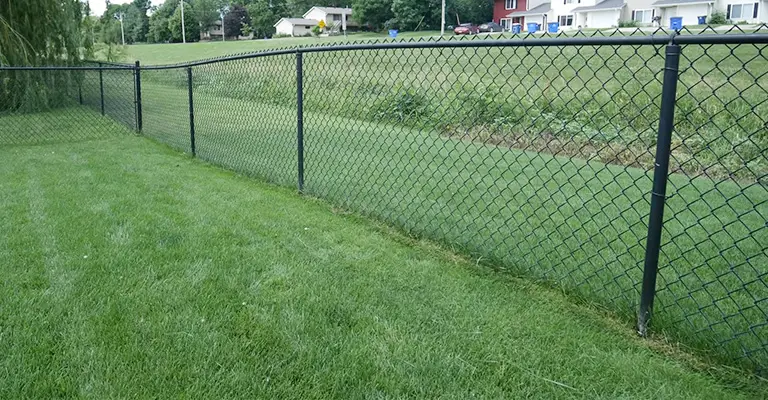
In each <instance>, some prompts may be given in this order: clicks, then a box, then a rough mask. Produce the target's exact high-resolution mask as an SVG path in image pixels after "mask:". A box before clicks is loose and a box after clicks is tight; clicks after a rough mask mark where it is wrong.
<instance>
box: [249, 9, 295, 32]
mask: <svg viewBox="0 0 768 400" xmlns="http://www.w3.org/2000/svg"><path fill="white" fill-rule="evenodd" d="M246 9H247V10H248V15H250V16H251V28H252V32H253V34H254V36H255V37H271V36H272V35H273V34H274V33H275V28H274V25H275V23H276V22H277V21H279V20H280V18H282V17H286V16H289V15H290V12H289V11H288V7H287V5H286V3H285V1H280V0H253V1H252V2H251V3H250V4H248V5H247V6H246Z"/></svg>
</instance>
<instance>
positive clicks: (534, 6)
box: [507, 0, 552, 31]
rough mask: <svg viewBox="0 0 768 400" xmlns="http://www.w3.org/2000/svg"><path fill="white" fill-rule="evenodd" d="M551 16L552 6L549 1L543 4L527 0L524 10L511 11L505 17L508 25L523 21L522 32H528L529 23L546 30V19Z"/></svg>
mask: <svg viewBox="0 0 768 400" xmlns="http://www.w3.org/2000/svg"><path fill="white" fill-rule="evenodd" d="M549 15H552V5H551V3H550V2H549V1H547V2H545V3H541V2H535V1H533V0H529V1H528V3H527V4H526V9H525V10H520V11H513V12H511V13H509V14H508V15H507V18H508V20H507V21H509V22H508V24H510V23H514V22H517V21H525V23H524V24H523V26H522V27H521V28H522V29H523V30H524V31H527V30H528V24H529V23H537V24H540V25H541V29H547V17H548V16H549Z"/></svg>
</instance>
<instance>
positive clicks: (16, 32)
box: [0, 0, 91, 111]
mask: <svg viewBox="0 0 768 400" xmlns="http://www.w3.org/2000/svg"><path fill="white" fill-rule="evenodd" d="M87 12H88V9H87V5H86V4H84V3H81V2H80V1H79V0H26V1H24V2H19V1H16V0H0V65H15V66H30V65H33V66H34V65H56V64H59V65H76V64H78V63H79V62H80V60H81V56H82V55H84V54H85V55H87V54H88V53H89V52H90V47H87V48H82V47H81V46H90V44H91V43H90V42H89V41H88V40H84V34H85V33H84V31H83V28H84V27H85V24H84V19H85V18H86V17H87ZM52 16H55V18H53V17H52ZM79 79H82V74H80V73H78V72H69V73H68V72H64V71H62V72H57V73H50V74H43V73H39V72H32V71H0V111H6V110H17V109H29V110H33V109H34V110H38V109H40V108H44V107H47V106H50V105H55V104H57V102H58V100H62V101H66V99H68V97H67V96H68V89H70V88H72V87H73V82H75V81H77V80H79ZM59 104H60V103H59Z"/></svg>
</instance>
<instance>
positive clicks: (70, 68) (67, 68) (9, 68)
mask: <svg viewBox="0 0 768 400" xmlns="http://www.w3.org/2000/svg"><path fill="white" fill-rule="evenodd" d="M133 69H135V67H134V66H132V65H131V66H103V67H75V66H44V67H29V66H24V67H22V66H17V67H14V66H5V65H0V71H102V70H119V71H130V70H133Z"/></svg>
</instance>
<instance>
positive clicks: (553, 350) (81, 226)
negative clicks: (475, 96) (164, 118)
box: [0, 111, 761, 399]
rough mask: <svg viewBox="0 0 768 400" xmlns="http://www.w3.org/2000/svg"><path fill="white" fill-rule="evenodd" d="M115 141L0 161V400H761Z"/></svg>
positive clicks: (553, 296)
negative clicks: (483, 399) (479, 399)
mask: <svg viewBox="0 0 768 400" xmlns="http://www.w3.org/2000/svg"><path fill="white" fill-rule="evenodd" d="M70 115H74V111H73V112H72V113H71V114H70ZM38 117H39V118H54V117H55V115H38ZM91 117H92V115H91V114H90V113H87V112H86V113H82V118H84V119H87V118H91ZM29 126H30V127H33V126H35V125H34V124H33V123H30V124H29ZM61 129H63V130H62V131H61V132H60V133H61V134H62V135H63V136H70V137H77V136H78V135H79V133H78V132H76V128H74V127H70V126H67V125H62V126H61ZM64 130H65V131H64ZM119 131H120V129H117V128H114V127H113V128H112V130H111V131H110V132H113V133H115V134H117V136H116V137H114V138H111V139H108V140H99V141H86V142H79V143H70V144H56V145H40V146H32V147H25V146H15V147H0V159H2V160H3V162H2V163H0V398H24V397H27V398H66V397H85V398H96V399H103V398H117V397H121V398H180V397H186V398H364V397H366V398H394V397H414V398H461V399H464V398H470V397H486V398H530V397H539V398H586V399H594V398H607V399H615V398H712V399H717V398H722V399H736V398H744V397H749V396H759V395H760V393H761V392H760V390H761V388H760V387H757V386H755V387H752V388H749V389H746V388H745V389H744V390H749V392H747V391H741V392H740V391H737V389H733V388H726V387H725V386H723V385H721V384H719V383H717V382H715V381H714V380H713V378H711V377H708V376H706V375H705V374H702V373H698V372H694V371H693V370H692V369H691V367H690V366H688V365H687V364H686V363H683V362H681V361H676V360H675V359H673V358H669V357H668V356H664V355H661V354H658V353H655V352H654V351H651V350H649V349H648V348H647V347H646V346H645V344H644V342H643V341H641V340H638V339H636V338H635V337H634V334H633V333H632V332H631V330H630V329H628V328H627V327H623V326H620V325H617V324H615V323H614V322H612V321H611V320H609V319H606V318H605V317H604V316H603V315H601V314H599V313H597V312H595V311H592V310H590V309H589V308H588V307H584V306H580V305H576V304H574V303H573V301H572V299H570V298H565V297H564V296H563V295H562V294H560V293H558V292H556V291H553V290H549V289H546V288H543V287H541V286H538V285H535V284H531V283H529V282H525V281H521V280H517V279H513V278H509V277H507V276H505V275H503V274H499V273H497V272H492V271H489V270H487V269H485V268H483V267H481V266H477V265H476V264H475V263H474V262H467V261H465V260H463V259H461V258H459V257H457V256H455V255H453V254H452V253H450V252H447V251H444V250H441V249H438V248H437V247H435V246H433V245H431V244H429V243H426V242H414V241H413V240H411V239H408V238H406V237H403V236H401V235H399V234H397V233H393V232H392V231H390V230H388V229H386V228H383V227H381V226H378V225H376V224H373V223H370V222H367V221H365V220H363V219H360V218H357V217H354V216H349V215H346V214H345V213H343V212H341V211H339V210H335V209H332V208H330V207H329V206H328V205H326V204H325V203H322V202H315V201H312V200H310V199H305V198H301V197H299V196H297V195H296V194H295V192H294V191H293V190H289V189H281V188H277V187H274V186H270V185H267V184H263V183H259V182H256V181H253V180H250V179H245V178H241V177H237V176H235V175H234V174H233V173H230V172H226V171H223V170H220V169H217V168H214V167H211V166H208V165H205V164H204V163H201V162H199V161H196V160H193V159H190V158H188V157H186V156H183V155H179V154H177V153H175V152H173V151H171V150H169V149H167V148H165V147H164V146H161V145H157V144H154V143H152V142H150V141H147V140H145V139H142V138H137V137H134V136H132V135H129V134H127V132H125V131H123V132H122V133H121V132H119Z"/></svg>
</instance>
